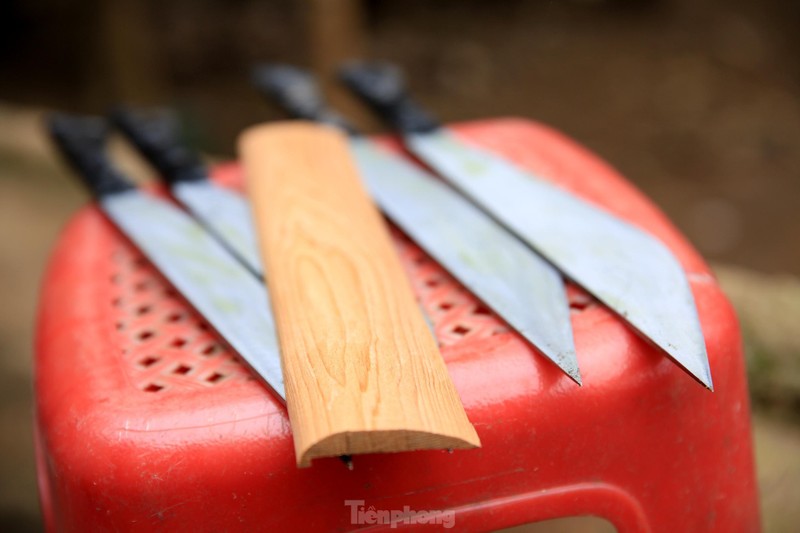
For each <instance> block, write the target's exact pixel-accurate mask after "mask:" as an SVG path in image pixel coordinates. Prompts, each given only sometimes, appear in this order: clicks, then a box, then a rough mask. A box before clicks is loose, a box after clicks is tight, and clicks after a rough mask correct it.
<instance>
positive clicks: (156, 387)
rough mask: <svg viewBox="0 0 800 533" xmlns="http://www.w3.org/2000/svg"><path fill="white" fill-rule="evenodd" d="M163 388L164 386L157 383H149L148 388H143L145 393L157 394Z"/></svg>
mask: <svg viewBox="0 0 800 533" xmlns="http://www.w3.org/2000/svg"><path fill="white" fill-rule="evenodd" d="M163 388H164V385H159V384H157V383H150V384H149V385H148V386H146V387H145V388H144V391H145V392H158V391H160V390H162V389H163Z"/></svg>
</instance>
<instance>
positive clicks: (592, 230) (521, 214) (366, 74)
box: [341, 63, 713, 390]
mask: <svg viewBox="0 0 800 533" xmlns="http://www.w3.org/2000/svg"><path fill="white" fill-rule="evenodd" d="M341 78H342V81H343V82H344V83H345V84H346V85H347V86H348V87H349V88H350V89H351V90H352V91H353V92H354V93H355V94H357V95H358V96H360V97H361V98H362V99H363V100H364V101H365V102H366V103H367V104H368V105H370V106H371V107H372V108H373V109H374V110H375V111H376V112H377V113H378V114H379V115H381V116H382V117H383V118H384V119H385V120H386V121H387V122H389V123H390V124H391V125H392V126H393V127H394V128H395V129H397V130H398V131H399V132H400V133H401V136H402V137H403V141H404V143H405V145H406V146H407V147H408V149H409V150H410V151H411V152H412V153H413V154H414V155H416V156H417V157H419V158H420V159H421V160H422V161H423V162H425V163H426V164H427V165H428V166H430V167H431V168H432V169H433V170H435V171H436V172H437V174H439V175H440V176H441V177H442V178H444V179H445V180H446V181H448V182H449V183H451V184H452V185H453V186H454V187H455V188H457V189H458V190H459V191H460V192H461V193H463V194H464V195H465V196H467V197H469V198H470V199H471V200H472V201H473V202H475V203H476V204H478V205H480V206H481V207H482V208H483V209H484V210H485V211H487V212H488V213H490V214H491V215H492V216H493V217H494V218H496V219H497V220H498V221H500V222H501V223H502V224H503V225H504V226H505V227H506V228H508V229H509V230H510V231H512V232H513V233H514V234H515V235H517V236H518V237H519V238H520V239H522V240H523V241H525V242H526V243H527V244H528V245H530V246H531V247H532V248H533V249H534V250H536V251H538V252H539V253H541V254H542V255H543V256H544V257H546V258H547V259H548V260H549V261H551V262H552V263H553V264H554V265H555V266H556V267H558V268H559V269H560V270H561V271H562V272H563V273H564V274H565V275H566V276H567V277H569V278H570V279H572V280H573V281H575V282H576V283H577V284H579V285H581V286H583V287H584V288H585V289H586V290H587V291H589V292H590V293H592V294H593V295H594V296H595V297H596V298H597V299H598V300H600V301H601V302H602V303H604V304H605V305H606V306H608V307H609V308H610V309H612V310H613V311H614V312H616V313H617V314H618V315H619V316H621V317H622V318H623V319H624V320H625V321H626V322H628V324H630V325H631V326H632V327H633V328H634V329H635V330H636V331H638V332H639V333H640V334H641V335H643V336H644V337H645V338H647V339H649V340H650V341H651V342H653V343H654V344H655V345H657V346H658V347H660V348H661V349H662V350H663V351H664V352H665V353H666V354H667V355H668V356H669V357H670V358H671V359H672V360H673V361H675V362H676V363H677V364H678V365H679V366H680V367H681V368H683V369H684V370H685V371H687V372H688V373H689V374H690V375H691V376H693V377H694V378H695V379H697V380H698V381H699V382H700V383H702V384H703V385H705V386H706V387H707V388H708V389H710V390H713V384H712V379H711V370H710V368H709V363H708V355H707V353H706V346H705V341H704V338H703V333H702V330H701V328H700V320H699V318H698V314H697V308H696V306H695V302H694V297H693V295H692V291H691V287H690V286H689V281H688V278H687V276H686V274H685V272H684V271H683V268H682V267H681V265H680V264H679V263H678V261H677V260H676V258H675V257H674V256H673V254H672V253H671V251H670V250H669V249H667V247H666V246H664V245H663V244H662V243H661V242H660V241H659V240H658V239H656V238H655V237H653V236H651V235H649V234H647V233H645V232H644V231H642V230H640V229H638V228H636V227H635V226H633V225H631V224H629V223H627V222H625V221H623V220H621V219H619V218H617V217H615V216H613V215H612V214H610V213H609V212H607V211H605V210H603V209H602V208H600V207H597V206H594V205H592V204H589V203H588V202H585V201H583V200H580V199H578V198H577V197H575V196H573V195H571V194H569V193H568V192H566V191H565V190H564V189H562V188H560V187H558V186H556V185H553V184H552V183H550V182H548V181H547V180H545V179H543V178H541V177H539V176H536V175H534V174H532V173H530V172H528V171H526V170H523V169H521V168H519V167H518V166H516V165H514V164H513V163H511V162H509V161H507V160H505V159H503V158H501V157H499V156H497V155H495V154H493V153H491V152H490V151H488V150H485V149H481V148H479V147H476V146H472V145H469V144H467V143H465V142H463V141H461V140H460V139H459V138H458V137H457V136H455V135H454V134H452V133H451V132H449V131H448V130H447V128H444V127H442V126H440V125H439V124H438V123H437V122H436V121H435V120H434V119H433V118H432V117H431V116H430V115H429V114H428V113H427V112H426V111H425V110H423V109H422V108H421V107H420V106H419V105H418V104H417V103H416V102H414V101H413V100H412V99H411V98H410V97H409V95H408V93H407V91H406V88H405V82H404V80H403V78H402V75H401V73H400V72H399V70H397V69H396V68H395V67H393V66H392V65H388V64H381V63H375V64H359V63H353V64H350V65H348V66H345V67H344V68H343V69H342V70H341Z"/></svg>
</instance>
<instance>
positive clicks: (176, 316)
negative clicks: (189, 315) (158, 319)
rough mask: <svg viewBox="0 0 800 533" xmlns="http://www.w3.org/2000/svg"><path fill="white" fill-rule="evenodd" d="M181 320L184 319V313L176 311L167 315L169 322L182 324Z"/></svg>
mask: <svg viewBox="0 0 800 533" xmlns="http://www.w3.org/2000/svg"><path fill="white" fill-rule="evenodd" d="M181 318H183V313H180V312H177V311H176V312H174V313H170V314H169V315H167V322H180V320H181Z"/></svg>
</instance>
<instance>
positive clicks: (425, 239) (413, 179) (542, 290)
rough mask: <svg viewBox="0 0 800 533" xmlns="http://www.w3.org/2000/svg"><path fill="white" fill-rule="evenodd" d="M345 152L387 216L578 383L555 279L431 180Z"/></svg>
mask: <svg viewBox="0 0 800 533" xmlns="http://www.w3.org/2000/svg"><path fill="white" fill-rule="evenodd" d="M351 147H352V150H353V153H354V156H355V158H356V162H357V166H358V168H359V171H360V173H361V176H362V178H363V179H364V181H365V183H366V186H367V188H368V189H369V191H370V193H371V195H372V197H373V198H374V199H375V201H376V202H377V203H378V205H379V206H380V207H381V209H382V210H383V211H384V213H386V214H387V216H388V217H389V218H390V219H391V220H392V221H393V222H394V223H395V224H397V225H398V226H399V227H400V228H402V229H403V231H405V232H406V233H407V234H408V235H409V236H410V237H411V238H412V239H414V241H415V242H416V243H417V244H419V245H420V246H421V247H422V248H423V249H425V250H426V251H427V252H428V253H429V254H430V255H431V256H432V257H434V258H435V259H436V260H437V261H438V262H439V263H440V264H442V266H444V268H445V269H447V270H448V271H449V272H450V273H451V274H452V275H453V276H454V277H455V278H456V279H458V280H459V281H460V282H461V283H462V284H464V285H465V286H466V287H467V288H469V290H470V291H472V292H473V293H474V294H475V295H476V296H477V297H478V298H480V299H481V300H483V301H484V302H485V303H486V304H487V305H488V306H489V307H491V308H492V309H493V310H494V311H495V312H497V314H498V315H500V316H501V317H502V318H503V319H504V320H505V321H506V322H508V324H509V325H510V326H511V327H513V328H514V329H515V330H516V331H518V332H519V333H520V334H521V335H522V336H523V337H525V338H526V339H527V340H528V341H529V342H531V344H533V345H534V346H536V348H538V349H539V350H540V351H541V352H542V353H543V354H544V355H545V356H546V357H547V358H548V359H550V360H551V361H553V362H554V363H555V364H556V365H558V367H559V368H561V369H562V370H563V371H564V372H565V373H566V374H567V375H569V376H570V377H571V378H572V379H573V380H575V381H576V382H577V383H580V382H581V377H580V372H579V370H578V363H577V360H576V357H575V346H574V342H573V338H572V327H571V323H570V316H569V304H568V301H567V296H566V292H565V288H564V281H563V279H562V278H561V275H560V274H559V273H558V272H557V271H556V270H555V269H554V268H553V267H552V266H551V265H549V264H548V263H547V262H546V261H544V260H543V259H542V258H541V257H539V256H538V255H537V254H536V253H534V252H533V251H531V250H530V249H529V248H528V247H527V246H526V245H525V244H524V243H522V242H521V241H519V240H518V239H517V238H515V237H514V236H512V235H510V234H509V233H508V232H507V231H506V230H505V229H503V228H502V227H501V226H500V225H499V224H497V223H496V222H495V221H494V220H492V219H491V218H490V217H488V216H487V215H486V214H485V213H483V212H482V211H481V210H480V209H478V208H477V207H475V206H474V205H472V204H471V203H470V202H469V201H468V200H466V199H464V198H463V197H461V195H459V194H458V193H456V192H455V191H453V190H452V189H450V187H448V186H447V185H445V184H444V183H442V182H441V181H439V180H438V179H436V178H434V177H433V176H431V175H430V174H427V173H426V172H424V171H422V170H420V169H419V168H418V167H417V166H415V165H414V164H412V163H410V162H408V161H405V160H403V159H402V158H400V157H398V156H396V155H395V154H392V153H390V152H389V151H388V150H385V149H383V148H382V147H380V146H378V145H376V144H374V143H372V142H370V141H369V140H367V139H354V140H353V141H352V143H351Z"/></svg>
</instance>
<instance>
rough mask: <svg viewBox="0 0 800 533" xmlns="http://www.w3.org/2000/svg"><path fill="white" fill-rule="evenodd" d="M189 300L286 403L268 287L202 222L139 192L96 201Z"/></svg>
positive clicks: (101, 198) (104, 196)
mask: <svg viewBox="0 0 800 533" xmlns="http://www.w3.org/2000/svg"><path fill="white" fill-rule="evenodd" d="M98 201H99V203H100V206H101V207H102V209H103V211H104V212H105V213H106V214H107V215H108V217H109V218H110V219H111V220H112V221H113V222H114V223H115V224H116V225H117V226H118V227H119V228H120V229H121V230H122V231H123V232H124V233H125V234H126V235H127V236H128V237H129V238H130V239H131V241H133V242H134V244H136V246H137V247H138V248H139V249H140V250H141V251H142V252H143V253H144V254H145V256H147V258H148V259H149V260H150V261H151V262H152V263H153V264H154V265H155V266H156V267H157V268H158V270H159V271H161V273H162V274H163V275H164V276H165V277H166V278H167V279H168V280H169V281H170V283H172V284H173V285H174V286H175V288H176V289H178V291H180V293H181V294H182V295H183V296H184V298H186V300H187V301H188V302H189V303H190V304H191V305H192V306H193V307H194V308H195V309H196V310H197V311H198V312H199V313H200V314H201V315H203V317H204V318H205V319H206V321H207V322H208V323H209V324H210V325H211V327H212V328H214V329H215V330H216V331H217V332H218V333H219V334H220V335H221V336H222V337H223V338H224V339H225V341H226V342H227V343H228V344H229V345H230V346H231V347H232V348H233V349H234V350H236V352H237V353H238V354H239V355H240V356H241V357H242V358H243V359H244V360H245V361H246V362H247V363H248V364H249V365H250V366H251V367H252V368H253V370H254V371H256V372H257V373H258V374H259V375H260V376H261V377H262V378H263V379H264V381H265V382H266V383H267V385H269V386H270V387H271V388H272V390H273V391H274V392H275V393H276V394H277V395H278V396H279V397H280V399H281V400H282V401H285V391H284V384H283V374H282V372H281V361H280V351H279V346H278V340H277V336H276V332H275V325H274V322H273V318H272V313H271V312H270V308H269V299H268V298H269V297H268V295H267V291H266V289H265V288H264V285H263V284H262V283H261V282H260V281H259V280H258V279H257V278H256V277H255V276H254V275H253V274H252V272H249V271H248V270H247V269H246V268H244V267H243V266H242V265H241V264H240V263H239V262H238V261H237V260H236V259H235V258H234V257H233V256H232V255H231V254H230V253H229V252H228V251H227V250H226V249H225V248H224V247H223V246H222V245H221V244H219V243H218V242H217V240H216V239H215V238H214V237H212V236H211V235H210V234H209V233H208V232H207V231H206V230H205V229H204V228H203V227H202V226H201V225H200V224H198V223H197V222H196V221H195V220H193V219H192V218H191V217H189V216H188V215H187V214H185V213H184V212H182V211H181V210H180V209H177V208H175V207H173V206H172V205H170V204H169V203H167V202H164V201H163V200H160V199H158V198H155V197H152V196H149V195H147V194H145V193H142V192H140V191H138V190H136V189H131V190H128V191H125V192H120V193H114V194H107V195H103V196H102V197H100V199H99V200H98Z"/></svg>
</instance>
